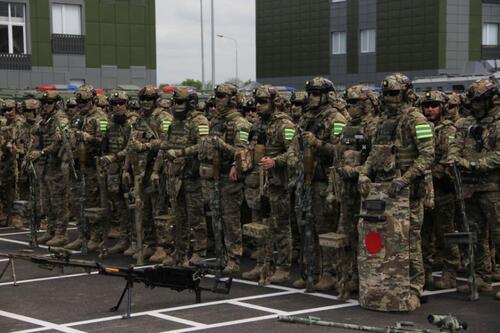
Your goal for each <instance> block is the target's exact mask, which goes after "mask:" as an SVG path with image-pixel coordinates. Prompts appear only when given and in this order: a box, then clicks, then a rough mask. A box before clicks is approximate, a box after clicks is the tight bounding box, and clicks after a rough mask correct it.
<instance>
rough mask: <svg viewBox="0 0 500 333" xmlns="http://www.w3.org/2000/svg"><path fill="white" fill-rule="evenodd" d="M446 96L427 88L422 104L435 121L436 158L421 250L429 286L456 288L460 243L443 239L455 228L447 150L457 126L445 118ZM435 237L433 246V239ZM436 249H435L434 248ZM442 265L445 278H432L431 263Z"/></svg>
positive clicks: (429, 118)
mask: <svg viewBox="0 0 500 333" xmlns="http://www.w3.org/2000/svg"><path fill="white" fill-rule="evenodd" d="M446 102H447V97H446V95H445V94H444V93H442V92H440V91H428V92H426V93H425V95H424V97H423V98H422V99H421V101H420V106H421V108H422V111H423V113H424V115H425V116H426V117H427V119H428V120H429V121H430V122H432V123H433V124H434V142H435V158H434V164H433V165H432V178H433V186H434V203H435V204H434V208H433V209H432V208H427V207H426V210H425V214H424V224H423V227H422V242H423V246H422V252H423V258H424V265H425V275H426V279H425V280H426V287H430V286H431V285H432V284H434V286H435V287H436V288H438V289H448V288H455V287H456V275H457V270H458V266H459V264H460V253H459V251H458V245H457V244H450V243H449V242H446V240H445V238H444V234H445V233H451V232H454V231H455V230H456V227H455V222H454V218H455V190H454V187H453V182H452V179H451V178H450V176H449V172H447V171H448V165H447V161H448V150H449V146H450V144H451V143H452V142H453V140H455V133H456V128H455V125H454V123H453V121H452V120H448V119H446ZM433 238H435V241H434V245H435V248H433V246H432V244H431V243H432V239H433ZM433 250H434V251H433ZM433 261H434V262H441V263H442V264H443V269H442V271H443V274H442V278H441V279H439V280H438V281H435V282H434V281H433V278H432V262H433Z"/></svg>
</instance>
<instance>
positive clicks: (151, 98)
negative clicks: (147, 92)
mask: <svg viewBox="0 0 500 333" xmlns="http://www.w3.org/2000/svg"><path fill="white" fill-rule="evenodd" d="M155 99H156V97H151V96H142V97H141V102H143V101H146V102H150V101H154V100H155Z"/></svg>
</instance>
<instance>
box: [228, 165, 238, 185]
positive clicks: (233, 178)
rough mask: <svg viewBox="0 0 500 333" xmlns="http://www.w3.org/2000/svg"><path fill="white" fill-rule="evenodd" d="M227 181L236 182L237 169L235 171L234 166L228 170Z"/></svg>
mask: <svg viewBox="0 0 500 333" xmlns="http://www.w3.org/2000/svg"><path fill="white" fill-rule="evenodd" d="M229 179H230V180H231V181H233V182H237V181H238V169H236V165H234V164H233V165H232V166H231V170H229Z"/></svg>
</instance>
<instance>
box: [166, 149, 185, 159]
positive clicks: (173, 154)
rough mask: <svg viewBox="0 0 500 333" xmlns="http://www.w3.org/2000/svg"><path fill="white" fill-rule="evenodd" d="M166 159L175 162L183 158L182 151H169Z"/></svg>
mask: <svg viewBox="0 0 500 333" xmlns="http://www.w3.org/2000/svg"><path fill="white" fill-rule="evenodd" d="M165 155H166V157H167V158H168V159H169V160H171V161H173V160H175V159H176V158H178V157H181V156H182V155H183V153H182V149H169V150H167V151H166V152H165Z"/></svg>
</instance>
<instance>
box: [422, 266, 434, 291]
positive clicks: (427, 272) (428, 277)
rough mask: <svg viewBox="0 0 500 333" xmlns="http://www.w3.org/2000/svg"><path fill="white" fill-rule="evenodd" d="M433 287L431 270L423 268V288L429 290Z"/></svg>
mask: <svg viewBox="0 0 500 333" xmlns="http://www.w3.org/2000/svg"><path fill="white" fill-rule="evenodd" d="M433 287H434V277H433V276H432V270H427V269H426V270H425V284H424V289H425V290H430V289H431V288H433Z"/></svg>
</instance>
